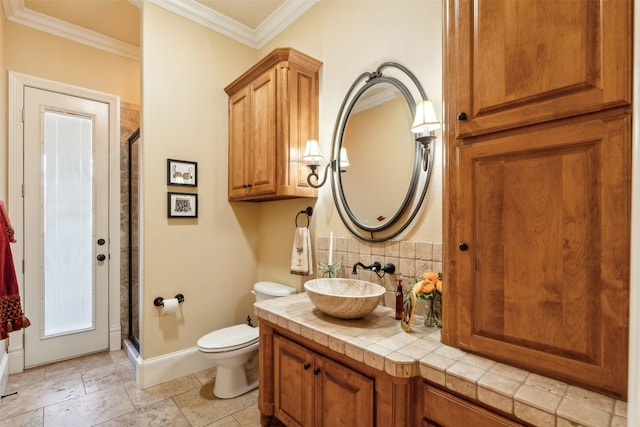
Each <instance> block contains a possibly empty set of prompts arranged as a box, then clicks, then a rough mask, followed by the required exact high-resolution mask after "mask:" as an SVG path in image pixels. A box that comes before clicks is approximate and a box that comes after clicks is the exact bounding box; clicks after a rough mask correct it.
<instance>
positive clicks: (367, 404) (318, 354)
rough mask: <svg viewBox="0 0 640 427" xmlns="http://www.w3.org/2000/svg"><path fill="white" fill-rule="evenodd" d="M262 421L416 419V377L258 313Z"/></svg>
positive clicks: (396, 426) (402, 422) (392, 426)
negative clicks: (370, 361)
mask: <svg viewBox="0 0 640 427" xmlns="http://www.w3.org/2000/svg"><path fill="white" fill-rule="evenodd" d="M259 369H260V392H259V396H258V408H259V409H260V414H261V423H262V425H263V426H265V427H266V426H269V425H272V423H273V421H274V420H273V419H274V417H275V418H276V419H277V420H279V421H280V422H282V423H284V424H285V425H286V426H304V427H311V426H323V427H341V426H342V427H359V426H362V427H370V426H384V427H406V426H411V425H415V424H416V422H417V418H418V416H419V414H418V411H416V409H415V403H416V399H417V397H416V396H417V395H416V393H415V386H416V384H417V383H416V380H417V378H416V377H412V378H399V377H393V376H391V375H389V374H387V373H386V372H384V371H380V370H377V369H374V368H372V367H370V366H367V365H365V364H364V363H362V362H358V361H356V360H354V359H352V358H350V357H347V356H345V355H344V354H340V353H336V352H335V351H333V350H331V349H330V348H328V347H327V346H322V345H319V344H318V343H316V342H314V341H311V340H308V339H306V338H304V337H302V336H300V335H298V334H294V333H292V332H290V331H288V330H287V329H283V328H280V327H279V326H277V325H275V324H272V323H270V322H269V321H267V320H265V319H264V318H260V363H259Z"/></svg>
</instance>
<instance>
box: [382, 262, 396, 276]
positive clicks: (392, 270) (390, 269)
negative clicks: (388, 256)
mask: <svg viewBox="0 0 640 427" xmlns="http://www.w3.org/2000/svg"><path fill="white" fill-rule="evenodd" d="M382 271H384V272H385V273H387V274H393V273H395V272H396V266H395V265H393V264H392V263H387V264H385V265H384V267H382Z"/></svg>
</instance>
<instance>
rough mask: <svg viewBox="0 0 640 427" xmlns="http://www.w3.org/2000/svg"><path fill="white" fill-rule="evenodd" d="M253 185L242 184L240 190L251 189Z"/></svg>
mask: <svg viewBox="0 0 640 427" xmlns="http://www.w3.org/2000/svg"><path fill="white" fill-rule="evenodd" d="M251 187H253V185H251V184H242V188H251Z"/></svg>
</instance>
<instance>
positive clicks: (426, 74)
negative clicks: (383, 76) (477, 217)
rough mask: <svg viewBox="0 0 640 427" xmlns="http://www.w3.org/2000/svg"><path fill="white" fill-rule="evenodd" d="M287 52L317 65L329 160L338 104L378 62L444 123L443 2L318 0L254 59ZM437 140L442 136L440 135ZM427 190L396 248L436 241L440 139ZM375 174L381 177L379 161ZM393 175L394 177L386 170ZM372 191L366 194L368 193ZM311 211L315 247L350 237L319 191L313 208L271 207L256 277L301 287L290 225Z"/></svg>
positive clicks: (264, 216) (301, 204)
mask: <svg viewBox="0 0 640 427" xmlns="http://www.w3.org/2000/svg"><path fill="white" fill-rule="evenodd" d="M280 46H291V47H294V48H296V49H298V50H300V51H302V52H304V53H306V54H308V55H311V56H313V57H314V58H316V59H318V60H320V61H322V62H323V67H322V70H321V75H320V135H319V141H320V147H321V150H322V152H323V155H325V159H326V158H328V157H329V153H330V150H331V138H332V134H333V127H334V123H335V120H336V117H337V115H338V110H339V109H340V104H341V103H342V100H343V98H344V96H345V95H346V93H347V90H349V87H351V85H352V84H353V82H354V81H355V79H356V78H357V77H358V76H359V75H360V74H361V73H363V72H365V71H373V70H375V69H376V67H377V66H378V65H380V64H381V63H382V62H384V61H396V62H400V63H402V64H403V65H405V66H406V67H408V68H409V69H410V70H411V71H412V72H413V73H414V74H415V75H416V77H417V78H418V80H420V82H421V84H422V86H423V87H424V89H425V91H426V92H427V95H428V96H429V98H430V99H432V100H433V101H434V104H435V106H436V113H437V115H438V117H439V118H440V119H442V111H441V104H442V70H441V68H442V59H441V58H442V2H441V1H440V0H426V1H413V0H389V1H384V0H383V1H366V2H365V1H339V0H320V2H318V3H317V4H316V5H315V6H314V7H313V8H311V9H310V10H309V11H308V12H307V13H306V14H304V15H303V16H302V17H301V18H299V19H298V20H297V21H296V22H294V23H293V24H292V25H291V26H289V27H288V28H287V29H286V30H285V31H284V32H282V33H281V34H280V35H279V36H278V37H276V38H275V39H274V40H273V41H271V42H270V43H269V44H268V45H267V46H265V47H264V48H263V49H261V51H260V57H262V56H264V55H266V54H267V53H268V52H270V51H271V50H272V49H274V48H276V47H280ZM438 136H441V133H440V131H438ZM436 154H437V157H436V161H435V165H436V166H435V169H434V172H433V176H432V180H431V184H430V189H429V192H428V194H427V198H426V199H425V203H424V206H423V207H422V209H421V212H420V213H419V215H418V217H417V221H416V224H415V225H413V226H412V227H410V228H409V229H408V230H407V231H405V232H404V233H403V234H402V235H400V236H399V238H398V239H397V240H412V241H442V139H441V138H440V139H438V141H437V143H436ZM379 168H380V170H382V171H385V173H386V172H387V170H385V162H384V158H381V159H380V164H379ZM388 173H390V174H392V173H393V170H388ZM369 191H371V189H370V190H369ZM307 205H311V206H314V208H315V212H314V215H313V217H312V219H311V233H312V237H313V238H314V239H317V238H318V237H319V236H327V235H328V234H329V232H331V231H333V232H334V234H335V235H336V236H349V235H350V234H349V232H348V231H347V229H346V228H345V227H344V225H343V224H342V222H341V221H340V218H339V216H338V215H337V213H336V210H335V208H334V204H333V199H332V196H331V186H330V185H329V184H326V185H325V186H324V187H323V188H321V189H320V190H319V197H318V200H317V202H316V201H314V200H299V201H291V202H287V203H282V202H269V203H265V204H264V205H263V206H261V209H260V222H261V224H264V226H261V227H260V239H259V242H260V246H259V256H258V258H259V260H260V261H259V265H258V277H260V278H261V279H270V280H277V281H282V282H285V283H289V284H292V285H294V286H297V287H299V288H300V287H301V286H302V283H303V282H304V281H305V279H304V278H300V277H293V276H292V275H291V274H289V259H290V256H291V240H292V238H293V232H294V222H293V219H294V217H295V214H296V212H297V211H298V210H301V209H304V208H305V207H306V206H307Z"/></svg>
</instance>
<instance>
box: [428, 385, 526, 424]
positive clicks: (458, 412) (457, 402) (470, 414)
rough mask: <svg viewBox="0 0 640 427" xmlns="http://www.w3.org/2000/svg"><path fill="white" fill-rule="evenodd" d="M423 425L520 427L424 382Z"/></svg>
mask: <svg viewBox="0 0 640 427" xmlns="http://www.w3.org/2000/svg"><path fill="white" fill-rule="evenodd" d="M421 425H422V427H460V426H482V427H519V426H522V424H518V423H516V422H514V421H511V420H509V419H507V418H504V417H501V416H500V415H497V414H495V413H493V412H490V411H487V410H486V409H484V408H481V407H480V406H476V405H474V404H472V403H469V402H467V401H466V400H463V399H460V398H459V397H456V396H454V395H452V394H450V393H447V392H445V391H443V390H441V389H439V388H436V387H433V386H432V385H430V384H428V383H426V382H423V384H422V420H421Z"/></svg>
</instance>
